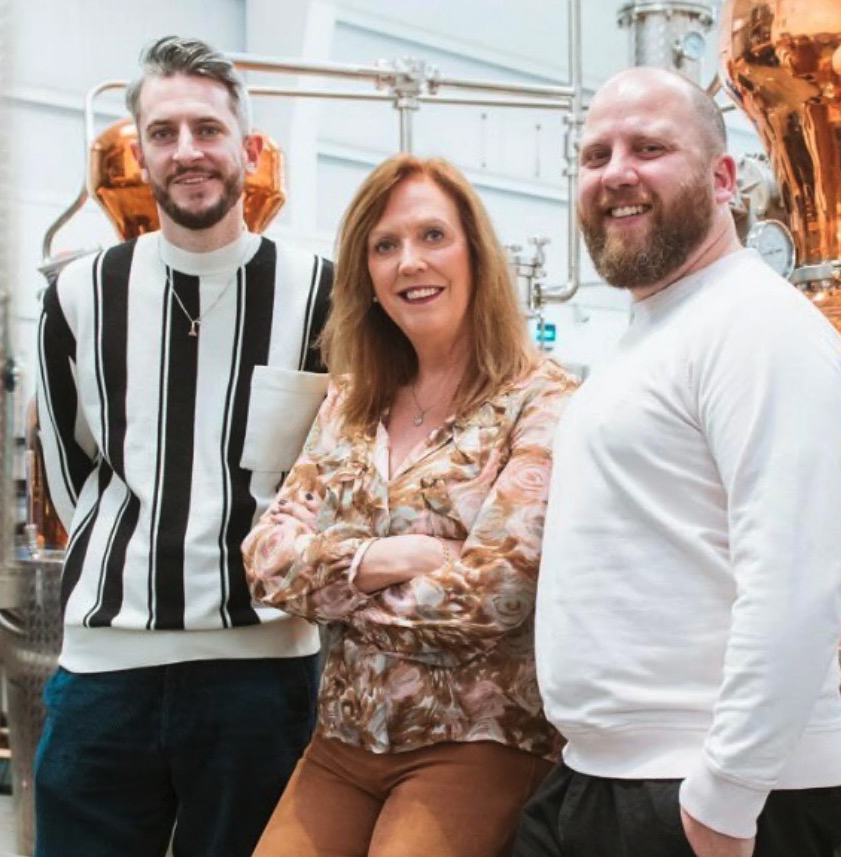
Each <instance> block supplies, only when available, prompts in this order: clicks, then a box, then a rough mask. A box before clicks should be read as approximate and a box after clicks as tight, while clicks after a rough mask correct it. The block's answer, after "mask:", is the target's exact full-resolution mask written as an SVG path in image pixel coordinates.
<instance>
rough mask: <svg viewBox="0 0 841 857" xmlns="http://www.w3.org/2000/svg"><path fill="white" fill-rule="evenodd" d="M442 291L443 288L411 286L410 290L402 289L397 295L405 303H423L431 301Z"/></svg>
mask: <svg viewBox="0 0 841 857" xmlns="http://www.w3.org/2000/svg"><path fill="white" fill-rule="evenodd" d="M443 291H444V287H443V286H413V287H412V288H411V289H404V290H403V291H402V292H400V293H399V294H400V297H401V298H403V300H404V301H406V302H407V303H423V302H425V301H428V300H432V298H435V297H437V296H438V295H439V294H441V292H443Z"/></svg>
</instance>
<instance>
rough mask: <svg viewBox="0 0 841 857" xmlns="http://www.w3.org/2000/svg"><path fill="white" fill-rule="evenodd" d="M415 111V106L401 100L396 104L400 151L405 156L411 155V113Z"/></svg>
mask: <svg viewBox="0 0 841 857" xmlns="http://www.w3.org/2000/svg"><path fill="white" fill-rule="evenodd" d="M413 110H417V107H416V106H412V104H410V103H408V102H407V101H406V100H405V99H402V100H401V102H400V103H398V104H397V111H398V113H399V114H400V151H401V152H405V153H406V154H409V155H411V154H412V111H413Z"/></svg>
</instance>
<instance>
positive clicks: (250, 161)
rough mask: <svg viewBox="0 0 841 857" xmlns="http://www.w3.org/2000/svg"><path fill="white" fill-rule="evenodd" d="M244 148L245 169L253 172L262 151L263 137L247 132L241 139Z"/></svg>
mask: <svg viewBox="0 0 841 857" xmlns="http://www.w3.org/2000/svg"><path fill="white" fill-rule="evenodd" d="M242 148H243V149H244V150H245V169H246V170H247V171H248V172H249V173H253V172H254V171H255V170H256V169H257V163H258V161H259V160H260V152H262V151H263V137H262V135H260V134H248V135H247V136H246V137H245V138H244V139H243V141H242Z"/></svg>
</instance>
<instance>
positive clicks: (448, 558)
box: [435, 536, 453, 565]
mask: <svg viewBox="0 0 841 857" xmlns="http://www.w3.org/2000/svg"><path fill="white" fill-rule="evenodd" d="M435 538H437V539H438V542H439V543H440V545H441V550H442V551H444V563H443V564H444V565H447V564H448V563H451V562H452V561H453V551H452V548H451V547H450V546H449V545H448V544H447V542H446V541H445V540H444V539H442V538H440V537H438V536H436V537H435Z"/></svg>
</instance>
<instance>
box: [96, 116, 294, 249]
mask: <svg viewBox="0 0 841 857" xmlns="http://www.w3.org/2000/svg"><path fill="white" fill-rule="evenodd" d="M255 133H260V132H255ZM260 136H261V137H262V138H263V149H262V151H261V152H260V158H259V160H258V162H257V169H256V170H254V172H250V173H247V174H246V178H245V188H244V202H243V209H244V210H243V215H244V219H245V222H246V224H247V225H248V228H249V229H250V230H251V231H252V232H262V231H263V230H264V229H265V228H266V227H267V226H268V225H269V223H271V221H272V219H273V218H274V216H275V215H276V214H277V213H278V211H280V209H281V207H282V206H283V203H284V202H285V201H286V191H285V186H284V174H283V155H282V153H281V151H280V149H279V148H278V146H277V144H276V143H275V142H274V141H273V140H272V139H271V138H270V137H268V136H266V135H265V134H260ZM136 140H137V130H136V129H135V126H134V123H133V122H132V121H131V120H130V119H122V120H120V121H119V122H115V123H114V124H113V125H111V126H109V127H108V128H106V129H105V130H104V131H103V132H102V133H101V134H100V135H99V136H98V137H97V138H96V140H95V141H94V143H93V145H92V146H91V151H90V159H89V163H88V193H89V194H90V196H91V197H93V199H95V200H96V201H97V202H98V203H99V204H100V206H102V209H103V210H104V211H105V214H106V215H107V216H108V219H109V220H110V221H111V223H112V224H113V225H114V228H115V229H116V230H117V233H118V234H119V235H120V237H121V238H123V239H124V240H127V239H129V238H136V237H137V236H138V235H142V234H143V233H144V232H151V231H152V230H155V229H157V228H158V211H157V208H156V207H155V200H154V199H153V197H152V191H151V189H150V187H149V185H148V184H147V183H146V182H145V181H143V177H142V176H141V174H140V165H139V164H138V163H137V160H136V159H135V157H134V154H133V153H132V150H131V145H132V143H134V142H135V141H136Z"/></svg>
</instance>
